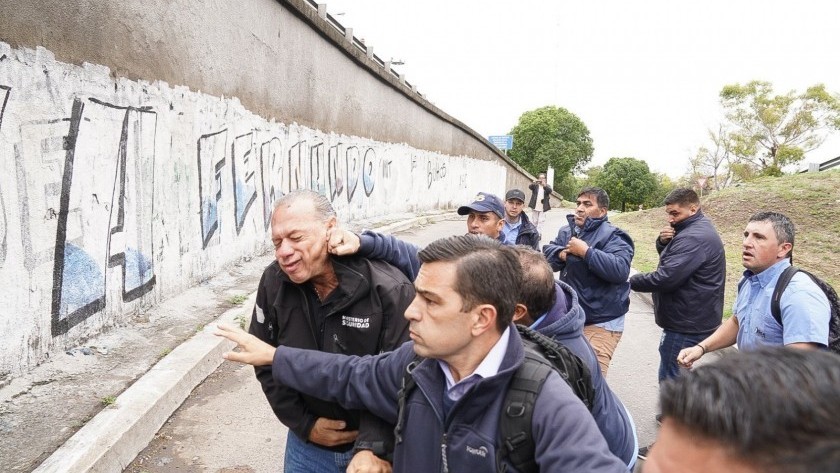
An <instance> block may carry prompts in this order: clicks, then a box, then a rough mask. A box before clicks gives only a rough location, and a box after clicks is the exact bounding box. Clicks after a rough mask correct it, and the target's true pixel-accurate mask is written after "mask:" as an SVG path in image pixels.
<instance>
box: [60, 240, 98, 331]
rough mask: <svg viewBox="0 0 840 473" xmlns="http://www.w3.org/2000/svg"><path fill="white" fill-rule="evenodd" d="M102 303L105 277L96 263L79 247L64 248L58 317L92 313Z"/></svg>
mask: <svg viewBox="0 0 840 473" xmlns="http://www.w3.org/2000/svg"><path fill="white" fill-rule="evenodd" d="M104 303H105V277H104V276H103V274H102V270H101V269H100V268H99V265H97V264H96V261H95V260H94V259H93V258H91V257H90V255H89V254H87V253H86V252H85V251H84V250H82V249H81V248H79V247H77V246H75V245H72V244H70V243H67V244H66V246H65V247H64V271H63V274H62V278H61V306H60V308H59V318H62V319H64V318H67V317H68V316H69V315H73V314H75V313H76V312H80V311H81V312H89V313H94V312H97V311H99V310H100V308H101V306H102V305H104Z"/></svg>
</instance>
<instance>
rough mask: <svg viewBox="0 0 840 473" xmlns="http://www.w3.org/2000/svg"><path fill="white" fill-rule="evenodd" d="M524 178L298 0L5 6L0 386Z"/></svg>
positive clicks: (0, 62)
mask: <svg viewBox="0 0 840 473" xmlns="http://www.w3.org/2000/svg"><path fill="white" fill-rule="evenodd" d="M530 180H531V177H530V176H527V175H525V174H523V173H522V172H521V169H519V168H518V167H517V166H515V165H514V164H512V163H511V162H510V161H508V160H507V159H506V158H505V157H503V156H502V155H501V154H499V153H498V152H497V151H496V150H495V149H493V148H492V146H490V145H489V144H488V143H487V142H486V140H484V139H483V138H482V137H480V136H478V135H477V134H476V133H475V132H474V131H472V130H470V129H469V128H468V127H466V126H465V125H463V124H462V123H460V122H459V121H457V120H456V119H454V118H452V117H450V116H448V115H447V114H445V113H444V112H443V111H441V110H439V109H437V108H436V107H435V106H434V105H432V104H430V103H429V102H428V101H426V100H425V99H424V98H423V97H422V96H420V95H419V94H417V93H416V92H415V91H413V90H412V89H411V88H410V87H407V86H406V85H404V84H403V83H402V82H401V81H400V80H399V78H398V77H396V76H394V74H392V73H390V70H388V71H385V70H383V68H382V67H381V65H380V64H378V63H377V62H376V61H375V60H373V59H371V58H370V57H369V56H368V55H367V54H366V53H364V52H363V51H361V50H359V49H358V48H354V47H352V44H351V43H349V42H348V41H347V39H346V38H345V36H343V35H341V34H340V33H339V32H337V30H335V28H333V27H331V26H329V25H327V24H326V23H325V22H324V21H323V20H322V19H321V18H319V17H318V15H317V12H316V11H315V10H313V9H312V8H311V7H310V6H309V4H307V3H305V2H302V1H297V0H295V1H288V2H275V1H271V0H253V1H250V2H228V1H223V0H207V1H203V2H196V1H192V0H146V1H143V2H140V1H136V0H126V1H122V2H112V1H107V0H87V1H84V2H59V3H54V2H46V1H43V0H21V1H19V2H3V4H2V5H0V287H3V291H0V344H2V347H3V348H2V351H0V380H1V379H2V377H4V376H8V375H13V376H14V375H16V374H20V373H21V372H24V371H25V370H27V369H28V368H30V367H32V366H33V365H35V364H37V363H38V362H39V361H41V360H43V359H45V358H46V357H47V356H48V355H49V353H51V352H55V351H59V350H64V349H66V348H69V347H72V346H76V345H77V344H79V343H81V342H82V341H84V340H85V339H86V338H88V337H90V336H93V335H95V334H97V333H99V332H100V331H101V330H102V329H103V328H105V327H108V326H110V325H113V324H119V323H122V322H124V321H125V320H126V319H127V318H129V317H130V316H131V315H132V314H135V313H137V312H139V311H144V310H148V309H149V308H151V307H153V306H154V305H155V304H156V303H158V302H159V301H161V300H163V299H165V298H167V297H169V296H171V295H174V294H177V293H179V292H180V291H181V290H183V289H184V288H185V287H189V286H191V285H194V284H198V283H200V282H201V281H203V280H205V279H207V278H209V277H211V276H212V275H214V274H215V273H217V272H218V271H219V269H220V268H222V267H224V266H225V265H228V264H231V263H233V262H236V261H238V260H239V259H241V258H248V257H252V256H254V255H256V254H260V253H262V252H263V251H264V250H265V249H266V248H267V241H268V238H267V229H268V212H269V210H270V205H271V202H272V201H273V200H274V199H275V198H276V197H279V196H280V195H282V194H283V193H284V192H288V191H289V190H292V189H297V188H312V189H317V190H318V191H321V192H323V193H325V194H326V195H328V196H329V197H330V200H331V201H332V202H333V205H334V206H335V207H336V209H337V211H338V213H339V215H340V217H341V218H342V219H343V220H346V221H356V220H359V219H369V218H374V217H382V216H386V215H391V214H399V213H405V212H422V211H427V210H432V209H451V208H454V207H455V206H457V205H460V204H462V203H464V202H468V201H470V200H471V199H472V197H473V196H474V195H475V192H476V191H478V190H487V191H491V192H497V193H500V194H501V193H503V192H504V190H505V188H509V187H514V186H518V187H522V188H523V189H525V188H526V186H527V183H528V182H530Z"/></svg>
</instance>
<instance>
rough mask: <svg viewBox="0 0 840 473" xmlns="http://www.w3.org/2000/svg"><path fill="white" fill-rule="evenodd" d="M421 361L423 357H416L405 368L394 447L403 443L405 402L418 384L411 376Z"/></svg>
mask: <svg viewBox="0 0 840 473" xmlns="http://www.w3.org/2000/svg"><path fill="white" fill-rule="evenodd" d="M421 361H423V357H421V356H415V357H414V359H413V360H412V361H411V363H409V364H408V365H407V366H406V367H405V373H403V378H402V382H401V383H400V390H399V392H397V425H395V426H394V445H399V444H401V443H402V441H403V437H402V431H403V428H404V424H405V400H406V399H408V395H409V394H411V391H412V390H413V389H414V387H415V386H417V382H416V381H414V376H412V375H411V372H412V371H414V368H416V367H417V365H419V364H420V362H421Z"/></svg>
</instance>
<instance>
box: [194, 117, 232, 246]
mask: <svg viewBox="0 0 840 473" xmlns="http://www.w3.org/2000/svg"><path fill="white" fill-rule="evenodd" d="M197 148H198V200H199V203H200V206H201V241H202V245H203V246H202V247H203V248H207V247H208V246H209V245H210V244H211V242H212V243H213V244H218V243H219V226H220V223H219V204H220V201H221V200H222V169H224V167H225V150H227V129H224V130H219V131H216V132H213V133H209V134H206V135H201V137H199V138H198V146H197Z"/></svg>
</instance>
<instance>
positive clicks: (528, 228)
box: [502, 189, 540, 250]
mask: <svg viewBox="0 0 840 473" xmlns="http://www.w3.org/2000/svg"><path fill="white" fill-rule="evenodd" d="M524 205H525V193H524V192H522V191H521V190H519V189H511V190H509V191H507V194H505V223H504V225H503V226H502V237H503V238H504V243H505V244H506V245H525V246H530V247H531V248H533V249H535V250H536V249H538V247H539V245H540V234H539V233H538V232H537V227H535V226H534V224H533V223H531V221H530V220H529V219H528V216H527V215H525V212H523V211H522V209H523V206H524Z"/></svg>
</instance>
